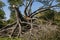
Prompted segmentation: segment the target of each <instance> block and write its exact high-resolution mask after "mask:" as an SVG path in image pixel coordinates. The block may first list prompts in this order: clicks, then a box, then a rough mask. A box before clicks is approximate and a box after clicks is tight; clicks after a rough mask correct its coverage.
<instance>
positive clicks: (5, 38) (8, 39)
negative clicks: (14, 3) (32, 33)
mask: <svg viewBox="0 0 60 40" xmlns="http://www.w3.org/2000/svg"><path fill="white" fill-rule="evenodd" d="M0 40H21V38H17V37H15V38H9V37H0Z"/></svg>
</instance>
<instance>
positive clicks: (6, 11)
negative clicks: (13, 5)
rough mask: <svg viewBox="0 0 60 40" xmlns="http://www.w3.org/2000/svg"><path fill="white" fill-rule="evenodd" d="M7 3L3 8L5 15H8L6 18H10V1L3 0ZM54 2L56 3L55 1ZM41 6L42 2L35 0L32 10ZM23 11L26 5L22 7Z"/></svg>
mask: <svg viewBox="0 0 60 40" xmlns="http://www.w3.org/2000/svg"><path fill="white" fill-rule="evenodd" d="M1 1H3V2H4V3H5V5H6V6H4V7H3V10H4V11H5V14H6V15H5V16H6V20H7V19H9V18H10V13H11V12H10V10H9V8H8V7H9V3H8V2H7V0H1ZM53 4H56V3H55V2H54V3H53ZM40 6H42V4H40V3H37V2H35V3H34V4H33V6H32V11H35V10H36V9H38V8H39V7H40ZM20 10H21V12H22V13H23V12H24V6H22V7H20Z"/></svg>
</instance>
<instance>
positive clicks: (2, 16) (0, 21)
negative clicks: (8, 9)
mask: <svg viewBox="0 0 60 40" xmlns="http://www.w3.org/2000/svg"><path fill="white" fill-rule="evenodd" d="M4 6H5V4H4V3H3V2H2V1H0V27H4V26H5V25H6V24H5V21H4V19H5V12H4V11H3V7H4Z"/></svg>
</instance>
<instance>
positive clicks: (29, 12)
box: [28, 0, 34, 16]
mask: <svg viewBox="0 0 60 40" xmlns="http://www.w3.org/2000/svg"><path fill="white" fill-rule="evenodd" d="M33 2H34V0H31V3H30V6H29V11H28V16H29V15H30V14H31V7H32V4H33Z"/></svg>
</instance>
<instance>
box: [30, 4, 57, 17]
mask: <svg viewBox="0 0 60 40" xmlns="http://www.w3.org/2000/svg"><path fill="white" fill-rule="evenodd" d="M53 7H57V5H54V6H49V7H47V8H39V9H38V10H36V11H34V12H33V13H31V14H30V17H31V18H32V17H33V16H34V15H36V14H38V13H40V12H44V11H46V10H49V9H50V8H53Z"/></svg>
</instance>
